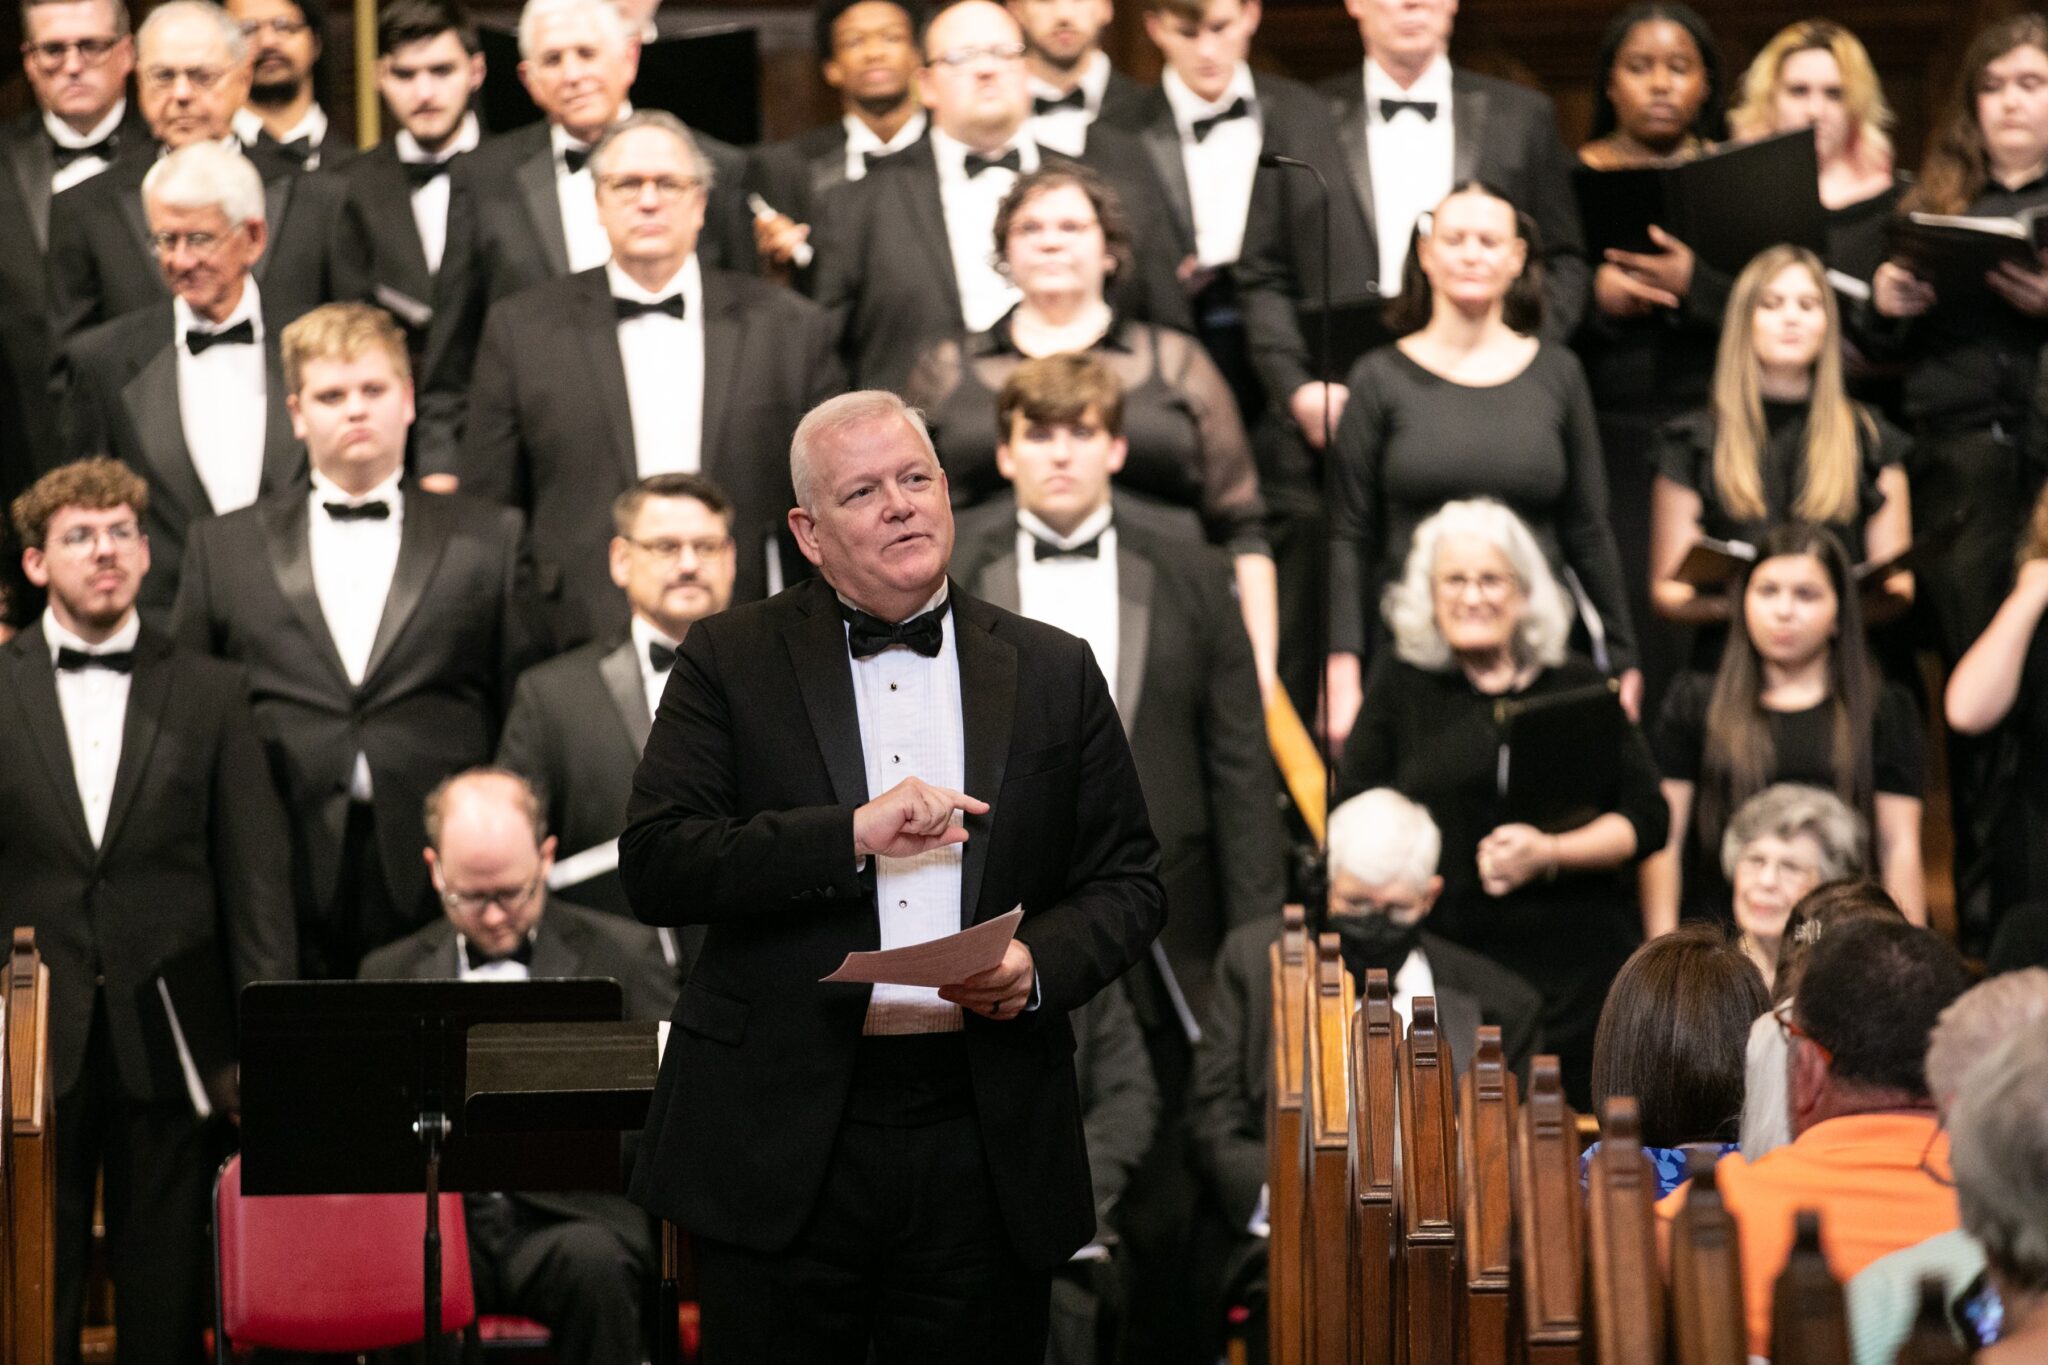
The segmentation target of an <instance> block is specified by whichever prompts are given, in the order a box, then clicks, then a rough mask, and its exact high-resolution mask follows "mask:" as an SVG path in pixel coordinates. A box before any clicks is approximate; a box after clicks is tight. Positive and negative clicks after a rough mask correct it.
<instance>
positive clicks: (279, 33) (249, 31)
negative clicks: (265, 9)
mask: <svg viewBox="0 0 2048 1365" xmlns="http://www.w3.org/2000/svg"><path fill="white" fill-rule="evenodd" d="M311 27H313V26H312V25H311V24H309V23H307V22H306V21H305V20H304V19H290V18H286V17H285V16H284V15H279V16H278V17H277V18H275V19H244V20H243V21H242V36H243V37H245V38H254V37H255V36H256V35H257V34H259V33H261V32H263V30H264V29H269V30H270V32H271V33H272V35H274V36H276V37H279V38H290V37H292V36H294V35H296V34H300V33H304V32H305V31H306V30H307V29H309V28H311Z"/></svg>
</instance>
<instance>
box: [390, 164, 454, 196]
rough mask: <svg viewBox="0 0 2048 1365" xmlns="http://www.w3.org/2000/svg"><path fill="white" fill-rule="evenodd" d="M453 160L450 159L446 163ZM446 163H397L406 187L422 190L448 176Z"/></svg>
mask: <svg viewBox="0 0 2048 1365" xmlns="http://www.w3.org/2000/svg"><path fill="white" fill-rule="evenodd" d="M454 159H455V158H454V157H450V158H448V161H453V160H454ZM448 161H401V162H399V163H398V169H399V170H401V171H403V172H405V183H406V185H407V186H408V187H410V188H412V189H416V190H423V189H425V188H426V187H427V186H429V185H431V184H433V183H434V182H435V181H436V180H439V179H440V178H441V177H442V176H444V175H446V174H448Z"/></svg>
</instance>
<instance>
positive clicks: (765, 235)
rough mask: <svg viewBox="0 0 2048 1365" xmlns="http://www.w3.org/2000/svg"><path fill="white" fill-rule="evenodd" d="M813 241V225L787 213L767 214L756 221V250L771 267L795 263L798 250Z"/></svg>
mask: <svg viewBox="0 0 2048 1365" xmlns="http://www.w3.org/2000/svg"><path fill="white" fill-rule="evenodd" d="M810 240H811V225H810V224H809V223H799V222H797V221H796V220H795V219H793V218H791V217H790V216H789V215H788V214H786V213H765V214H761V215H759V216H758V217H756V218H755V219H754V249H755V250H756V251H758V252H759V253H761V259H762V260H764V261H767V262H768V263H769V264H771V265H782V266H786V265H791V264H793V263H795V261H796V256H797V248H799V247H801V246H802V245H804V243H806V242H808V241H810Z"/></svg>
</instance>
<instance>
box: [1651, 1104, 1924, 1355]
mask: <svg viewBox="0 0 2048 1365" xmlns="http://www.w3.org/2000/svg"><path fill="white" fill-rule="evenodd" d="M1930 1139H1931V1140H1932V1142H1933V1146H1932V1148H1930V1147H1929V1146H1928V1143H1929V1140H1930ZM1923 1156H1925V1157H1926V1158H1927V1159H1928V1165H1930V1166H1931V1167H1932V1168H1933V1169H1935V1170H1937V1171H1944V1172H1945V1171H1947V1170H1948V1134H1947V1133H1945V1132H1937V1131H1936V1125H1935V1120H1934V1116H1933V1115H1932V1114H1853V1115H1850V1116H1848V1117H1846V1118H1838V1119H1829V1120H1827V1121H1826V1122H1825V1123H1817V1124H1815V1125H1814V1126H1813V1127H1811V1128H1809V1129H1807V1130H1806V1131H1805V1132H1804V1133H1801V1134H1800V1135H1799V1139H1798V1140H1797V1141H1796V1142H1794V1143H1792V1144H1791V1145H1790V1146H1787V1147H1780V1148H1778V1149H1777V1150H1776V1151H1773V1152H1770V1153H1768V1154H1766V1155H1765V1156H1763V1157H1761V1158H1759V1159H1758V1160H1756V1161H1754V1162H1751V1161H1747V1160H1745V1159H1743V1157H1742V1156H1740V1155H1739V1154H1735V1155H1730V1156H1725V1157H1723V1158H1721V1161H1720V1164H1719V1165H1717V1166H1715V1167H1714V1180H1715V1184H1716V1185H1717V1186H1718V1187H1719V1189H1720V1191H1721V1199H1722V1201H1723V1202H1724V1203H1725V1204H1727V1206H1728V1211H1729V1213H1731V1214H1733V1215H1734V1217H1735V1221H1736V1225H1737V1226H1738V1228H1739V1229H1740V1230H1741V1236H1742V1299H1743V1303H1744V1305H1745V1307H1746V1311H1747V1313H1748V1317H1749V1350H1750V1354H1752V1355H1759V1356H1768V1355H1769V1354H1770V1353H1771V1288H1772V1285H1773V1284H1775V1283H1776V1281H1777V1278H1778V1272H1780V1271H1781V1270H1783V1269H1784V1268H1785V1257H1786V1256H1787V1255H1789V1254H1790V1252H1791V1250H1792V1216H1793V1214H1794V1213H1796V1212H1797V1211H1798V1210H1800V1209H1817V1210H1819V1212H1820V1244H1821V1251H1822V1253H1823V1254H1824V1255H1825V1256H1826V1257H1827V1261H1828V1269H1829V1270H1831V1271H1833V1272H1834V1275H1835V1278H1836V1279H1839V1280H1844V1281H1846V1280H1847V1279H1848V1278H1849V1277H1850V1276H1851V1275H1854V1274H1855V1273H1856V1272H1857V1271H1859V1270H1861V1269H1863V1267H1865V1266H1867V1265H1869V1264H1870V1263H1871V1262H1872V1261H1874V1260H1876V1259H1877V1258H1878V1257H1880V1256H1887V1255H1890V1254H1891V1253H1892V1252H1894V1251H1898V1250H1899V1249H1901V1248H1903V1247H1909V1246H1911V1245H1913V1244H1914V1243H1915V1242H1921V1241H1925V1240H1926V1239H1927V1238H1929V1237H1932V1236H1935V1235H1936V1234H1937V1233H1943V1232H1949V1231H1953V1230H1954V1229H1955V1227H1956V1226H1957V1223H1958V1215H1957V1211H1956V1193H1955V1191H1954V1190H1952V1189H1950V1188H1948V1187H1947V1186H1945V1185H1942V1184H1940V1183H1939V1182H1937V1181H1935V1180H1932V1179H1930V1178H1929V1177H1928V1176H1927V1174H1926V1173H1925V1172H1924V1171H1922V1170H1921V1169H1920V1163H1921V1158H1922V1157H1923ZM1690 1189H1691V1185H1690V1183H1688V1184H1685V1185H1680V1186H1679V1187H1678V1188H1677V1189H1675V1190H1673V1191H1672V1192H1671V1193H1670V1194H1669V1195H1667V1196H1666V1197H1665V1198H1664V1199H1663V1200H1661V1201H1660V1202H1659V1203H1658V1205H1657V1217H1658V1218H1659V1220H1661V1222H1663V1223H1664V1224H1666V1225H1668V1224H1669V1223H1670V1220H1671V1219H1672V1218H1673V1217H1674V1216H1676V1214H1677V1213H1678V1211H1679V1210H1680V1209H1681V1208H1683V1207H1685V1197H1686V1195H1687V1193H1688V1192H1689V1191H1690ZM1668 1230H1669V1229H1668V1226H1667V1227H1665V1228H1662V1229H1660V1231H1664V1232H1668Z"/></svg>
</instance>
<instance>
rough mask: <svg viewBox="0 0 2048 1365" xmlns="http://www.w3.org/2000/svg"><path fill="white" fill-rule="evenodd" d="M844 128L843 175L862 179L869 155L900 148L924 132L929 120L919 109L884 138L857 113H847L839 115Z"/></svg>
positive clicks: (877, 154)
mask: <svg viewBox="0 0 2048 1365" xmlns="http://www.w3.org/2000/svg"><path fill="white" fill-rule="evenodd" d="M840 123H841V124H842V125H843V126H844V127H845V129H846V178H847V179H848V180H862V179H865V178H866V177H867V173H868V158H869V157H870V156H888V155H890V154H891V153H893V152H900V151H902V150H903V149H904V148H905V147H908V146H910V145H911V144H912V143H914V142H916V141H917V140H918V139H919V138H921V137H923V136H924V134H925V129H926V128H927V127H928V126H929V125H930V120H929V119H928V118H927V117H926V116H925V112H924V110H922V109H920V110H918V111H917V112H916V113H914V114H912V115H911V116H910V117H909V118H908V119H906V120H904V123H903V126H902V127H901V128H898V129H897V130H896V136H894V137H892V138H890V139H889V140H888V141H887V142H884V141H883V140H882V139H881V138H879V137H877V136H875V130H874V129H872V128H870V127H868V126H867V124H865V123H863V122H862V121H861V118H860V116H859V115H858V114H847V115H845V116H844V117H842V118H841V119H840Z"/></svg>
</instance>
